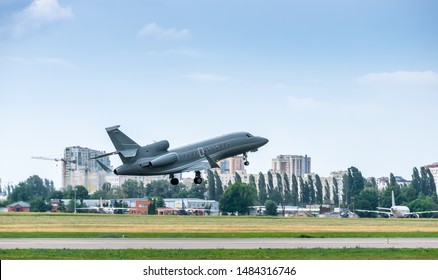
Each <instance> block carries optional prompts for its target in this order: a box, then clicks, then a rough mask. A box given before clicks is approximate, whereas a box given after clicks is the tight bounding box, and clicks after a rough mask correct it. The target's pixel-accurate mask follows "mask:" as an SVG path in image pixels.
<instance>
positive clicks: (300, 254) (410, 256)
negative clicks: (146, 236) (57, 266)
mask: <svg viewBox="0 0 438 280" xmlns="http://www.w3.org/2000/svg"><path fill="white" fill-rule="evenodd" d="M0 259H2V260H437V259H438V249H393V248H391V249H366V248H345V249H241V250H231V249H215V250H204V249H199V250H181V249H177V250H168V249H166V250H158V249H125V250H109V249H105V250H77V249H69V250H67V249H9V250H0Z"/></svg>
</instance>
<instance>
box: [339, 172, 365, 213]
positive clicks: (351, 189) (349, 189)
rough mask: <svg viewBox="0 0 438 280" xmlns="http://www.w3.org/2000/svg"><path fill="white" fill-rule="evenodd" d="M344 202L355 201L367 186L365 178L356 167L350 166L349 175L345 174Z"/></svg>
mask: <svg viewBox="0 0 438 280" xmlns="http://www.w3.org/2000/svg"><path fill="white" fill-rule="evenodd" d="M343 179H344V197H345V199H344V203H346V204H347V205H349V204H351V203H352V202H353V199H354V198H356V197H357V196H358V195H359V193H360V192H361V191H362V190H363V189H364V188H365V179H364V178H363V176H362V173H361V172H360V171H359V169H357V168H356V167H354V166H352V167H350V168H348V172H347V175H345V176H344V178H343Z"/></svg>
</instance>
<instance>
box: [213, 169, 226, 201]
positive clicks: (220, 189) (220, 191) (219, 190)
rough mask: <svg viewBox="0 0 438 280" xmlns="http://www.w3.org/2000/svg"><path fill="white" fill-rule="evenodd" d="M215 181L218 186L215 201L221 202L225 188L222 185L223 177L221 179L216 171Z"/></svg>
mask: <svg viewBox="0 0 438 280" xmlns="http://www.w3.org/2000/svg"><path fill="white" fill-rule="evenodd" d="M214 181H215V185H216V191H215V200H216V201H219V200H220V199H221V196H222V194H223V193H224V187H223V185H222V180H221V177H219V174H218V173H217V171H214Z"/></svg>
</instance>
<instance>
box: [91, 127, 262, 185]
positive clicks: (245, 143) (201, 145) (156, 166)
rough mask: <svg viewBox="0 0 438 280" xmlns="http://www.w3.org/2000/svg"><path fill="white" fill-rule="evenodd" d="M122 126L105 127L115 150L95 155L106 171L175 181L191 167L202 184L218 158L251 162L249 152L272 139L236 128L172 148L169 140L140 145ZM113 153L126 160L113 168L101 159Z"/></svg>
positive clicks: (254, 150) (195, 180)
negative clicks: (204, 173) (122, 129)
mask: <svg viewBox="0 0 438 280" xmlns="http://www.w3.org/2000/svg"><path fill="white" fill-rule="evenodd" d="M119 127H120V126H119V125H117V126H112V127H108V128H106V131H107V133H108V135H109V137H110V139H111V141H112V142H113V144H114V147H115V148H116V151H115V152H111V153H105V154H101V155H99V156H97V157H95V158H93V159H96V160H97V163H98V164H99V165H100V166H101V167H102V168H103V169H104V170H105V171H106V172H114V174H116V175H136V176H151V175H169V177H170V183H171V184H172V185H177V184H178V183H179V180H178V178H175V177H174V174H178V173H182V172H191V171H194V172H195V179H194V180H193V181H194V183H195V184H200V183H202V178H201V172H200V171H201V170H208V169H210V168H218V167H219V165H218V164H217V161H219V160H222V159H225V158H228V157H232V156H237V155H240V154H242V155H243V158H244V161H245V162H244V164H245V165H248V164H249V162H248V152H256V151H257V149H258V148H260V147H261V146H263V145H265V144H266V143H268V141H269V140H268V139H266V138H263V137H258V136H253V135H252V134H251V133H248V132H234V133H230V134H226V135H222V136H219V137H216V138H212V139H208V140H204V141H201V142H198V143H193V144H189V145H187V146H184V147H180V148H176V149H170V150H169V146H170V145H169V142H168V141H167V140H162V141H159V142H155V143H152V144H149V145H147V146H143V147H141V146H139V145H138V144H137V143H136V142H134V141H133V140H132V139H131V138H129V137H128V136H127V135H125V134H124V133H123V132H121V131H120V130H119ZM114 154H117V155H119V156H120V159H121V161H122V163H123V164H122V165H121V166H119V167H117V168H116V169H114V170H111V169H110V168H109V167H108V166H106V165H105V164H104V163H102V162H101V161H100V160H98V158H101V157H106V156H110V155H114Z"/></svg>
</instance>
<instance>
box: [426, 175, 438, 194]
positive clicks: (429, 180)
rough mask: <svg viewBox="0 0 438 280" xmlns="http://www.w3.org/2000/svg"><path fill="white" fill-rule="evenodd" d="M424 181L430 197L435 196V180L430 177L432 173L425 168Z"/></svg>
mask: <svg viewBox="0 0 438 280" xmlns="http://www.w3.org/2000/svg"><path fill="white" fill-rule="evenodd" d="M426 180H427V185H428V186H429V187H428V189H429V192H430V195H432V196H433V195H435V196H436V195H437V193H436V184H435V178H434V177H433V175H432V172H431V171H430V169H429V168H426Z"/></svg>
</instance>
